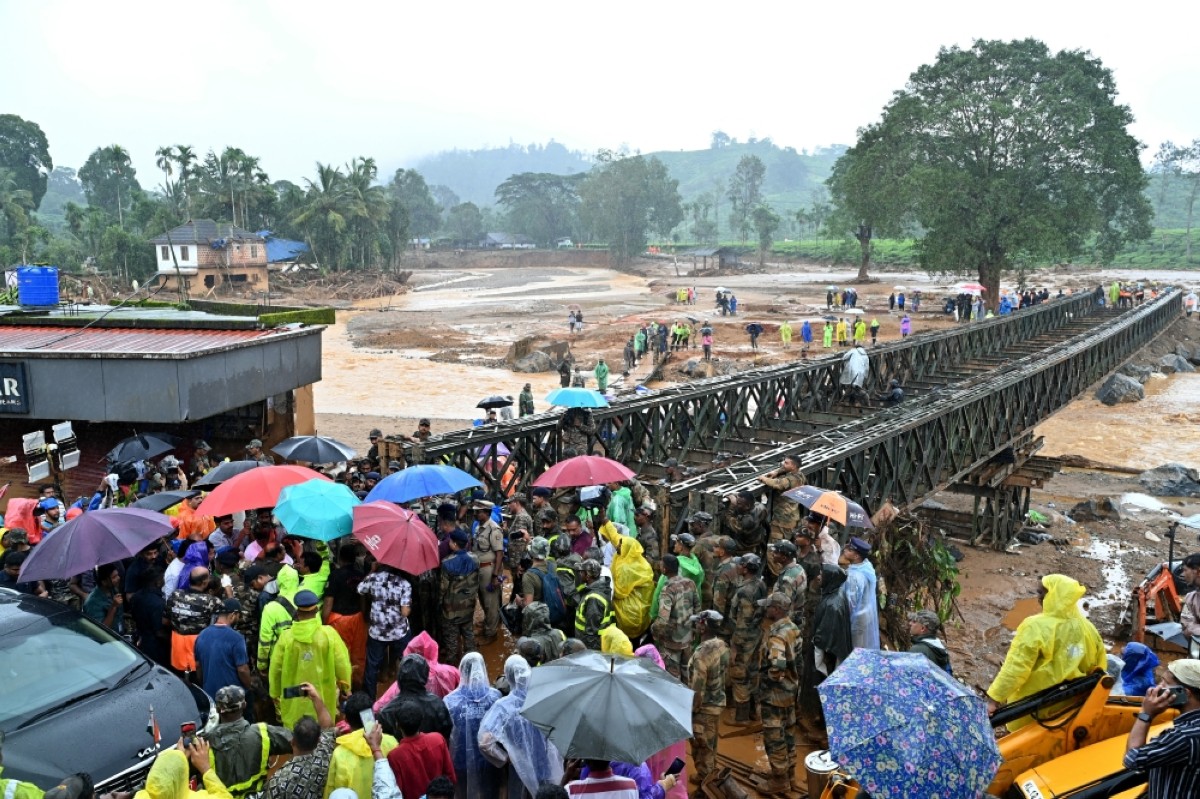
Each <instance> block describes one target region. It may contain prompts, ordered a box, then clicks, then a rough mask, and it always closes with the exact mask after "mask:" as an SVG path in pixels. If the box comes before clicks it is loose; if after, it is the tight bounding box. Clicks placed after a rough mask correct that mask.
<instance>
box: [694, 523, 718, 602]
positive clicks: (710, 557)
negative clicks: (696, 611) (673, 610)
mask: <svg viewBox="0 0 1200 799" xmlns="http://www.w3.org/2000/svg"><path fill="white" fill-rule="evenodd" d="M720 538H721V537H720V536H718V535H715V534H713V533H706V534H705V535H703V536H701V537H700V540H699V541H697V542H696V548H695V549H693V550H692V554H693V555H695V556H696V560H698V561H699V562H700V568H702V569H703V570H704V583H703V584H702V585H701V586H700V606H701V607H705V608H711V607H712V606H713V581H714V580H715V579H716V577H717V553H716V552H714V551H713V550H714V549H715V548H716V545H717V542H718V541H719V540H720ZM718 610H720V608H718ZM724 612H725V611H721V613H722V614H724Z"/></svg>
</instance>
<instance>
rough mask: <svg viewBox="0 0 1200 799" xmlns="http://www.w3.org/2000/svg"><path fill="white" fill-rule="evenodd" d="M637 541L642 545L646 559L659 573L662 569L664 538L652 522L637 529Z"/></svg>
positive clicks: (643, 555)
mask: <svg viewBox="0 0 1200 799" xmlns="http://www.w3.org/2000/svg"><path fill="white" fill-rule="evenodd" d="M637 540H638V543H639V544H641V545H642V557H644V558H645V559H646V560H647V561H648V562H649V563H650V565H651V566H653V567H654V570H655V571H656V572H657V571H658V570H659V569H660V568H661V567H662V537H661V536H660V535H659V534H658V530H656V529H655V527H654V525H653V524H651V523H650V522H646V523H645V524H643V525H641V526H639V527H638V529H637Z"/></svg>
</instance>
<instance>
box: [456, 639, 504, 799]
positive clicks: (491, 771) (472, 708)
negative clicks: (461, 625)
mask: <svg viewBox="0 0 1200 799" xmlns="http://www.w3.org/2000/svg"><path fill="white" fill-rule="evenodd" d="M458 672H459V674H460V675H461V680H460V682H459V684H458V688H455V689H454V690H453V691H451V692H450V693H449V694H447V695H446V698H445V700H444V701H445V703H446V710H448V711H450V721H451V722H453V724H454V729H453V731H452V732H451V733H450V760H451V762H453V763H454V773H455V775H456V777H457V781H456V782H455V796H456V797H459V798H460V799H466V798H467V797H479V799H492V797H495V796H497V795H499V792H500V782H501V780H500V774H501V772H500V769H498V768H496V767H495V766H493V765H492V764H491V763H489V762H488V761H487V759H486V758H484V756H483V753H482V752H480V751H479V727H480V725H481V724H482V723H483V717H484V715H486V714H487V712H488V711H489V710H491V707H492V705H494V704H496V700H498V699H499V698H500V696H501V694H500V692H499V691H497V690H496V689H495V688H493V687H492V686H491V685H490V683H489V680H488V673H487V665H486V664H485V663H484V662H483V655H481V654H479V653H478V652H470V653H468V654H467V655H466V656H465V657H463V659H462V662H461V663H460V664H459V666H458Z"/></svg>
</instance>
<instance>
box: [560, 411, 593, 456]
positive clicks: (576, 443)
mask: <svg viewBox="0 0 1200 799" xmlns="http://www.w3.org/2000/svg"><path fill="white" fill-rule="evenodd" d="M594 435H596V423H595V422H594V421H592V416H591V414H590V413H589V414H588V415H587V416H586V417H585V419H584V423H583V424H581V425H576V424H575V423H573V422H572V423H571V424H570V425H567V426H564V427H563V429H562V451H563V452H565V451H567V450H569V449H570V450H574V451H575V454H576V455H588V454H590V453H591V449H592V448H591V441H592V436H594Z"/></svg>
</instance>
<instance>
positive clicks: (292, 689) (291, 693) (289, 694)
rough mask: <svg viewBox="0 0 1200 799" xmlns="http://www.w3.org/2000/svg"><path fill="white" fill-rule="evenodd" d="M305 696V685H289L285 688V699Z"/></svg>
mask: <svg viewBox="0 0 1200 799" xmlns="http://www.w3.org/2000/svg"><path fill="white" fill-rule="evenodd" d="M302 696H304V686H303V685H289V686H287V687H285V688H284V689H283V698H284V699H299V698H301V697H302Z"/></svg>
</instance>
